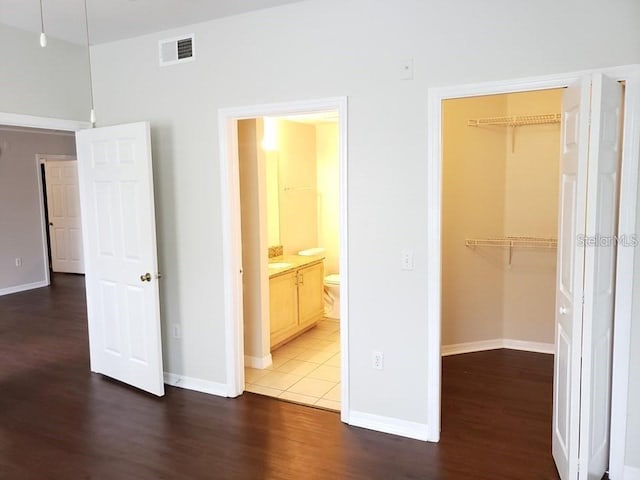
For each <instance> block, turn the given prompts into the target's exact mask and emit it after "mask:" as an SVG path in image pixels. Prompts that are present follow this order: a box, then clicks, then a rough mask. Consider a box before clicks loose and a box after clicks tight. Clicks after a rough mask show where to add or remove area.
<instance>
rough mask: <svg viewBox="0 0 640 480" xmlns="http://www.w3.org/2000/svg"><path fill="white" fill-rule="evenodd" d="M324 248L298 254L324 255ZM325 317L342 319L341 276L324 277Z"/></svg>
mask: <svg viewBox="0 0 640 480" xmlns="http://www.w3.org/2000/svg"><path fill="white" fill-rule="evenodd" d="M325 251H326V250H325V249H324V248H322V247H316V248H309V249H307V250H302V251H300V252H298V255H302V256H311V255H324V253H325ZM324 315H325V316H326V317H327V318H333V319H336V320H339V319H340V274H338V273H332V274H329V275H327V276H326V277H324Z"/></svg>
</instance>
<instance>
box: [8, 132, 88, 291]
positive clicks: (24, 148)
mask: <svg viewBox="0 0 640 480" xmlns="http://www.w3.org/2000/svg"><path fill="white" fill-rule="evenodd" d="M38 153H42V154H51V155H75V153H76V145H75V137H74V135H73V133H62V132H57V133H53V134H52V133H47V132H46V131H40V130H35V129H31V130H29V129H13V128H3V127H2V126H0V294H2V293H3V292H4V293H11V292H13V291H16V290H23V289H25V288H28V287H29V286H32V285H33V284H42V282H45V281H46V270H45V250H44V249H43V247H44V246H43V240H42V225H43V224H42V222H43V220H42V218H41V216H40V192H39V190H38V188H39V187H38V175H39V173H38V169H39V168H40V166H39V165H38V164H37V163H36V154H38ZM18 257H19V258H21V259H22V266H20V267H16V260H15V259H16V258H18ZM40 286H42V285H40Z"/></svg>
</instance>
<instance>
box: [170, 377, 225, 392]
mask: <svg viewBox="0 0 640 480" xmlns="http://www.w3.org/2000/svg"><path fill="white" fill-rule="evenodd" d="M164 383H166V384H167V385H171V386H172V387H178V388H184V389H186V390H193V391H195V392H202V393H208V394H210V395H218V396H219V397H228V396H229V395H228V391H227V385H225V384H224V383H218V382H211V381H209V380H202V379H201V378H193V377H186V376H184V375H177V374H175V373H169V372H164Z"/></svg>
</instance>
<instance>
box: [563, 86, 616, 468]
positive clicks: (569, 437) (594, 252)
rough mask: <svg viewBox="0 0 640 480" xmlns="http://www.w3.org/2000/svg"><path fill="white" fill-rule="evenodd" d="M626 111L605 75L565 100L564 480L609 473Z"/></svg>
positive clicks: (574, 88) (569, 90) (568, 92)
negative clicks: (623, 132)
mask: <svg viewBox="0 0 640 480" xmlns="http://www.w3.org/2000/svg"><path fill="white" fill-rule="evenodd" d="M622 102H623V92H622V86H621V85H620V84H619V83H618V82H616V81H614V80H612V79H609V78H607V77H605V76H603V75H600V74H596V75H593V76H587V77H584V78H583V79H581V80H580V81H579V82H577V83H576V84H574V85H571V86H570V87H569V88H567V90H566V92H565V94H564V98H563V112H562V116H563V120H562V158H561V171H560V202H559V216H558V219H559V238H558V271H557V285H556V286H557V288H556V351H555V361H554V393H553V438H552V450H553V457H554V460H555V462H556V465H557V467H558V472H559V474H560V477H561V478H562V480H575V479H580V480H586V479H595V478H598V479H599V478H601V477H602V475H603V474H604V472H605V471H606V469H607V467H608V457H609V418H610V411H609V409H610V398H611V355H612V328H613V299H614V294H615V261H616V245H615V240H614V236H615V234H616V232H617V212H618V195H619V187H618V185H619V181H618V177H619V172H620V160H621V149H620V145H621V132H622V128H621V126H622V105H623V103H622ZM579 467H580V468H579Z"/></svg>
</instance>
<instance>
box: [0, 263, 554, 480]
mask: <svg viewBox="0 0 640 480" xmlns="http://www.w3.org/2000/svg"><path fill="white" fill-rule="evenodd" d="M83 282H84V279H83V277H81V276H74V275H61V274H57V275H55V276H54V281H53V285H52V286H51V287H50V288H44V289H39V290H34V291H31V292H25V293H18V294H14V295H8V296H4V297H0V479H3V480H5V479H7V480H22V479H34V480H36V479H37V480H48V479H56V480H57V479H61V480H62V479H64V480H74V479H94V480H95V479H105V480H127V479H136V480H146V479H150V480H157V479H295V480H297V479H452V480H453V479H465V480H468V479H497V478H501V479H523V480H526V479H532V480H533V479H544V480H546V479H553V480H556V479H557V478H558V477H557V474H556V472H555V468H554V466H553V461H552V459H551V455H550V449H551V445H550V438H551V385H552V382H551V380H552V370H553V360H552V357H551V356H548V355H540V354H532V353H523V352H514V351H509V350H495V351H491V352H482V353H474V354H467V355H458V356H453V357H446V358H445V359H444V365H443V419H442V441H441V442H440V443H439V444H431V443H424V442H419V441H413V440H409V439H405V438H400V437H396V436H392V435H385V434H382V433H377V432H371V431H367V430H362V429H358V428H353V427H349V426H347V425H344V424H342V423H341V422H340V420H339V416H338V414H336V413H332V412H328V411H324V410H317V409H314V408H310V407H304V406H300V405H295V404H291V403H285V402H281V401H278V400H275V399H272V398H268V397H261V396H258V395H254V394H249V393H246V394H244V395H243V396H242V397H240V398H238V399H224V398H219V397H215V396H211V395H205V394H201V393H196V392H191V391H187V390H182V389H177V388H171V387H167V394H166V396H165V397H164V398H161V399H158V398H154V397H152V396H150V395H147V394H144V393H141V392H138V391H136V390H134V389H132V388H129V387H126V386H124V385H122V384H119V383H117V382H115V381H111V380H109V379H107V378H104V377H101V376H100V375H95V374H91V373H90V372H89V359H88V345H87V326H86V310H85V299H84V289H83Z"/></svg>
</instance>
